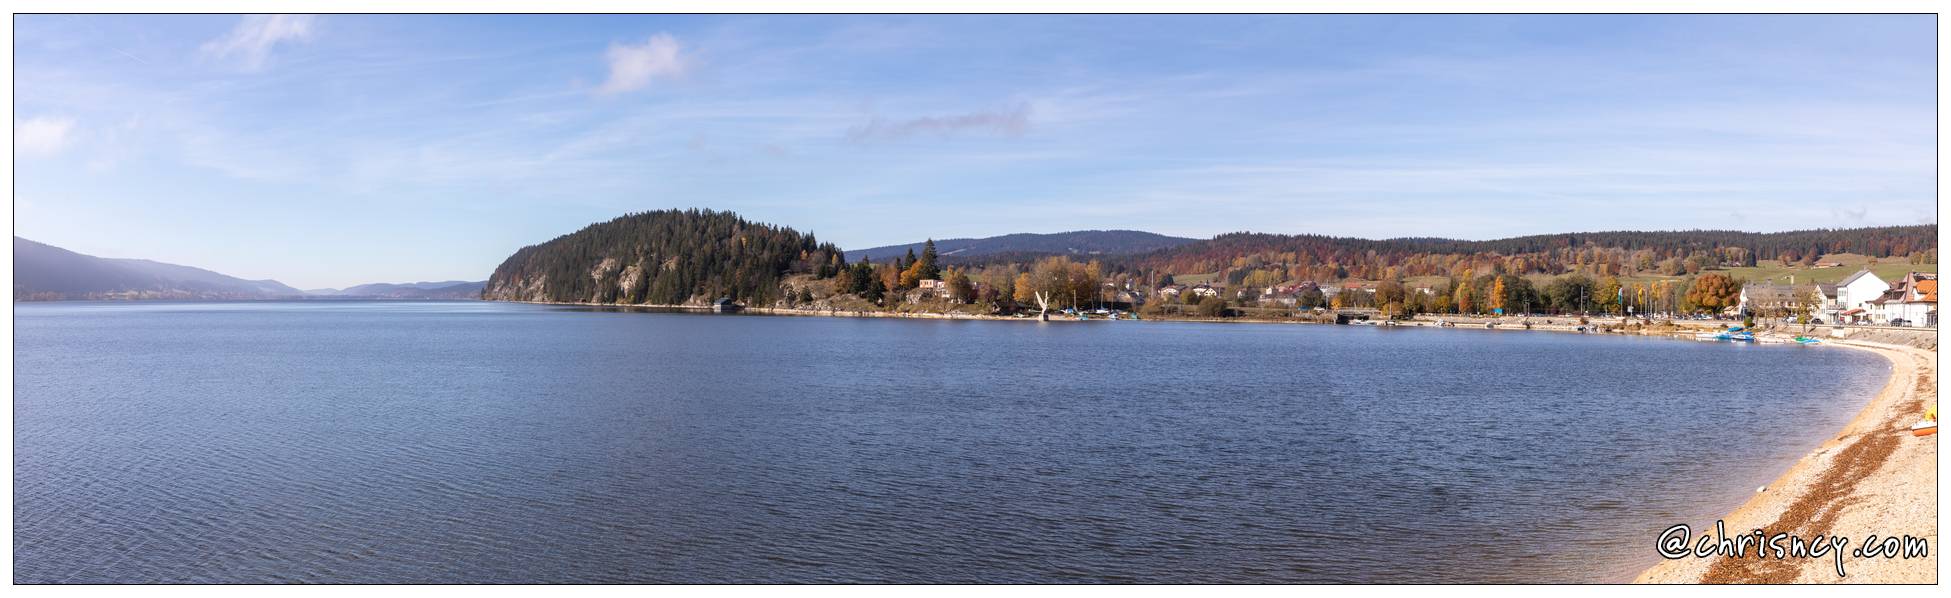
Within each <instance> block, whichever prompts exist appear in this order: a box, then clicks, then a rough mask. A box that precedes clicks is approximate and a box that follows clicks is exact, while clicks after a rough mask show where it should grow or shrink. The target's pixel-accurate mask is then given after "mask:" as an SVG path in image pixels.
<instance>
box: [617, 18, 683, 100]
mask: <svg viewBox="0 0 1951 598" xmlns="http://www.w3.org/2000/svg"><path fill="white" fill-rule="evenodd" d="M604 59H605V60H606V61H607V62H608V63H609V66H610V76H609V78H608V79H605V80H603V85H601V86H599V87H597V88H596V93H597V95H614V94H619V93H624V92H630V91H636V90H639V89H643V88H645V87H649V86H650V83H651V81H652V80H655V79H671V78H676V77H682V76H684V74H685V72H687V71H689V70H691V68H692V66H693V65H692V63H693V62H694V59H693V57H692V56H691V55H689V54H687V53H685V52H684V48H683V46H682V45H681V44H679V43H678V41H677V38H675V37H671V36H670V35H669V34H664V33H659V34H657V35H653V36H650V39H648V40H645V41H644V43H641V44H617V43H612V44H610V50H609V52H607V53H605V54H604Z"/></svg>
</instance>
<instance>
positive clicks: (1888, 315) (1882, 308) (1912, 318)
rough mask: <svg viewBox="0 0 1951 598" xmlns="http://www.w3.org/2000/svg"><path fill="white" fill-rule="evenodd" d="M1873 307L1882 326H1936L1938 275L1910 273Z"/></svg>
mask: <svg viewBox="0 0 1951 598" xmlns="http://www.w3.org/2000/svg"><path fill="white" fill-rule="evenodd" d="M1871 304H1872V305H1876V306H1877V309H1874V310H1872V312H1873V313H1875V314H1876V322H1877V323H1879V324H1890V325H1897V326H1937V275H1936V274H1927V273H1923V272H1911V273H1910V274H1909V275H1907V276H1904V277H1903V279H1901V280H1898V281H1897V282H1895V283H1893V284H1891V285H1890V290H1888V291H1885V292H1884V294H1883V296H1882V297H1880V298H1878V299H1877V300H1876V301H1872V302H1871Z"/></svg>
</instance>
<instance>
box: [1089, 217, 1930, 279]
mask: <svg viewBox="0 0 1951 598" xmlns="http://www.w3.org/2000/svg"><path fill="white" fill-rule="evenodd" d="M1936 249H1937V227H1936V226H1933V225H1918V226H1892V227H1878V228H1859V229H1825V230H1806V231H1792V232H1781V233H1750V232H1740V231H1653V232H1636V231H1618V232H1598V233H1572V234H1557V235H1533V236H1528V237H1514V238H1510V239H1497V240H1491V241H1459V240H1455V239H1428V238H1405V239H1387V240H1369V239H1355V238H1343V237H1325V236H1319V235H1272V234H1259V233H1233V234H1226V235H1219V236H1217V237H1214V238H1213V239H1212V240H1210V241H1204V242H1199V243H1192V244H1187V245H1182V246H1179V247H1174V248H1171V249H1165V250H1162V251H1157V252H1153V253H1149V254H1144V255H1139V256H1133V257H1131V258H1129V259H1125V260H1110V261H1112V262H1114V263H1118V264H1119V265H1122V266H1126V267H1129V268H1131V269H1134V270H1147V271H1159V272H1170V273H1177V274H1187V273H1195V272H1216V271H1221V270H1227V269H1231V268H1239V267H1242V266H1245V265H1247V262H1252V263H1253V264H1254V265H1256V266H1257V265H1261V264H1267V265H1279V266H1286V267H1288V268H1289V269H1290V273H1289V274H1290V277H1292V278H1298V279H1309V280H1322V281H1328V280H1337V279H1341V278H1361V279H1368V280H1376V279H1384V278H1394V277H1398V276H1456V275H1460V274H1461V273H1463V272H1465V271H1470V270H1475V271H1478V272H1484V271H1489V270H1493V269H1496V270H1501V271H1505V272H1509V273H1512V274H1519V275H1525V274H1547V275H1557V274H1564V273H1568V272H1577V271H1590V272H1592V273H1594V274H1600V275H1628V274H1634V273H1657V274H1662V275H1669V276H1671V275H1680V274H1694V273H1698V272H1699V271H1701V270H1702V269H1706V268H1713V267H1718V266H1724V265H1725V266H1753V265H1755V261H1756V260H1758V259H1761V260H1780V261H1782V262H1785V263H1801V262H1807V263H1809V264H1814V263H1815V261H1816V260H1817V259H1818V258H1819V257H1820V256H1822V255H1827V254H1834V253H1853V254H1861V255H1866V256H1870V257H1876V258H1908V257H1910V256H1911V255H1913V254H1924V253H1930V254H1933V258H1934V254H1935V251H1936ZM1932 261H1935V259H1933V260H1932Z"/></svg>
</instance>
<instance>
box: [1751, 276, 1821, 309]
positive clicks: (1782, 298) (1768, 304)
mask: <svg viewBox="0 0 1951 598" xmlns="http://www.w3.org/2000/svg"><path fill="white" fill-rule="evenodd" d="M1817 296H1818V295H1817V290H1816V286H1815V285H1812V284H1800V285H1787V284H1776V283H1773V282H1753V283H1748V284H1746V285H1743V286H1742V287H1741V302H1740V303H1739V304H1737V305H1738V308H1739V309H1737V310H1736V313H1743V314H1754V315H1758V316H1762V317H1770V318H1779V317H1784V316H1790V315H1796V314H1805V313H1814V312H1815V311H1816V308H1817V307H1818V304H1817V303H1816V297H1817Z"/></svg>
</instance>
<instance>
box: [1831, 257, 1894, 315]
mask: <svg viewBox="0 0 1951 598" xmlns="http://www.w3.org/2000/svg"><path fill="white" fill-rule="evenodd" d="M1888 290H1890V283H1887V282H1884V281H1883V279H1881V278H1877V275H1876V274H1875V273H1872V272H1870V269H1869V268H1864V269H1863V270H1862V271H1861V272H1857V273H1855V274H1851V275H1850V276H1849V278H1845V279H1843V281H1842V282H1839V283H1836V303H1837V304H1838V305H1839V307H1841V308H1842V311H1841V312H1840V313H1838V314H1837V316H1838V319H1837V321H1838V322H1846V323H1851V324H1867V323H1869V322H1870V321H1871V319H1872V315H1871V314H1870V308H1871V306H1870V302H1871V301H1875V300H1877V298H1879V297H1882V296H1883V293H1884V291H1888Z"/></svg>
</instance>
